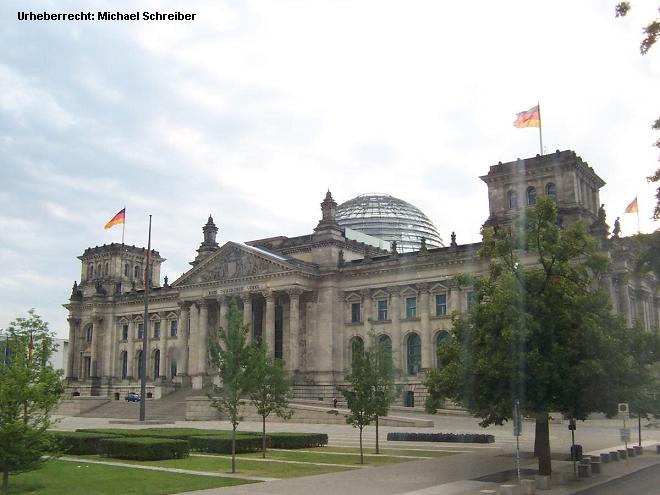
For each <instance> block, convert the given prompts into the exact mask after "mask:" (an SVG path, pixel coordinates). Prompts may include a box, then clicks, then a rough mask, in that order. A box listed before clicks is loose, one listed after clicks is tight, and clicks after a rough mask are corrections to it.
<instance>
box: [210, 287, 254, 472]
mask: <svg viewBox="0 0 660 495" xmlns="http://www.w3.org/2000/svg"><path fill="white" fill-rule="evenodd" d="M247 334H248V326H247V325H243V316H242V314H241V312H240V311H239V309H238V307H237V305H236V301H235V300H234V298H233V297H232V298H230V300H229V308H228V311H227V328H226V329H224V328H220V329H219V330H218V334H217V337H216V338H215V339H214V338H209V343H208V345H209V355H210V361H211V364H212V366H213V367H215V369H217V370H218V376H219V378H220V379H221V380H222V385H220V386H218V385H213V386H212V388H211V392H210V393H209V398H210V399H211V400H212V405H213V407H215V408H216V409H218V411H220V412H221V413H224V414H225V415H226V416H227V418H228V419H229V422H230V423H231V425H232V449H231V450H232V452H231V472H232V473H235V472H236V428H237V427H238V425H239V423H240V422H241V420H242V419H243V418H242V416H241V397H242V396H243V395H245V393H246V392H247V390H248V381H247V374H246V367H247V363H248V362H249V346H248V344H247Z"/></svg>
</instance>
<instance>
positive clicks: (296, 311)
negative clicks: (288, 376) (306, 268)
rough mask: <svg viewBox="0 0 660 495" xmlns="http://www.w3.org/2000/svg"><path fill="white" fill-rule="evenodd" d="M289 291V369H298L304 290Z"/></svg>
mask: <svg viewBox="0 0 660 495" xmlns="http://www.w3.org/2000/svg"><path fill="white" fill-rule="evenodd" d="M288 293H289V359H288V369H289V371H291V372H293V371H296V370H297V369H298V353H299V350H298V340H299V338H300V296H301V295H302V290H300V289H291V290H289V291H288Z"/></svg>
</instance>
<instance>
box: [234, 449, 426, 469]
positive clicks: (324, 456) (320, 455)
mask: <svg viewBox="0 0 660 495" xmlns="http://www.w3.org/2000/svg"><path fill="white" fill-rule="evenodd" d="M323 449H324V447H321V448H319V449H306V450H309V452H298V451H295V450H288V451H282V450H268V451H266V458H267V459H282V460H286V461H302V462H327V463H330V464H346V465H348V466H350V465H356V464H360V453H359V451H358V453H357V454H354V453H347V455H334V454H331V453H327V451H325V452H324V451H323ZM250 457H252V458H255V457H256V458H259V459H260V458H261V452H253V453H249V454H241V458H250ZM412 460H414V459H406V458H401V457H392V456H388V455H378V456H373V457H372V456H368V457H365V458H364V463H365V464H369V465H382V464H395V463H399V462H407V461H412Z"/></svg>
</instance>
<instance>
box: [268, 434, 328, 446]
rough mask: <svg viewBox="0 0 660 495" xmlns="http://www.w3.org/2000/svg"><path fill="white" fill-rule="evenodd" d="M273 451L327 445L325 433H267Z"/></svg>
mask: <svg viewBox="0 0 660 495" xmlns="http://www.w3.org/2000/svg"><path fill="white" fill-rule="evenodd" d="M268 436H269V437H270V443H269V444H270V447H272V448H274V449H308V448H311V447H323V446H324V445H328V435H327V434H326V433H269V434H268Z"/></svg>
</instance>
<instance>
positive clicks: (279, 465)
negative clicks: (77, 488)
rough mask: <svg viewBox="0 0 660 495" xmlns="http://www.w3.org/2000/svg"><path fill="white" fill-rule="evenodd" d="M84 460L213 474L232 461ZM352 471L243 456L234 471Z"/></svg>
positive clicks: (282, 474) (279, 474)
mask: <svg viewBox="0 0 660 495" xmlns="http://www.w3.org/2000/svg"><path fill="white" fill-rule="evenodd" d="M75 457H79V458H84V459H92V460H106V461H112V462H122V463H125V464H139V465H141V466H159V467H169V468H178V469H189V470H191V471H209V472H214V473H229V472H231V458H230V457H229V456H227V457H226V458H225V457H218V456H212V457H198V456H191V457H187V458H185V459H167V460H163V461H129V460H124V459H110V458H108V457H100V456H75ZM347 469H352V468H351V467H350V466H346V468H342V467H335V466H314V465H311V464H288V463H283V462H259V461H254V460H249V458H246V457H244V454H241V455H239V456H236V470H237V471H238V474H239V475H241V474H242V475H245V476H263V477H266V478H296V477H299V476H312V475H315V474H323V473H333V472H336V471H345V470H347Z"/></svg>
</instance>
